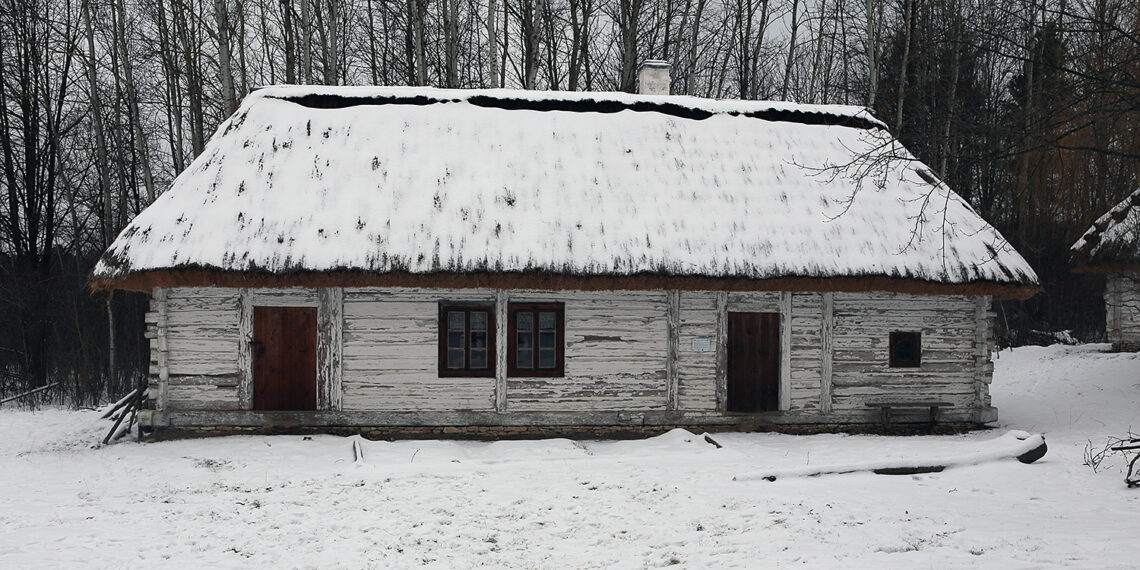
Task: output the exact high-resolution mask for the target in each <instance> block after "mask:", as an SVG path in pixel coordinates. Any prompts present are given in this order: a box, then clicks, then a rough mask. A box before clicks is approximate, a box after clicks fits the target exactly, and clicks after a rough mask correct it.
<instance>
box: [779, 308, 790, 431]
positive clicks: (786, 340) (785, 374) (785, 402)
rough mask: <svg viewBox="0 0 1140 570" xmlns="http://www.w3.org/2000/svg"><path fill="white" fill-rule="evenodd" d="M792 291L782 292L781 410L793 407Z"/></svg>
mask: <svg viewBox="0 0 1140 570" xmlns="http://www.w3.org/2000/svg"><path fill="white" fill-rule="evenodd" d="M791 372H792V293H791V292H789V291H782V292H780V395H779V400H780V403H779V405H780V410H788V409H789V408H791V407H792V383H791Z"/></svg>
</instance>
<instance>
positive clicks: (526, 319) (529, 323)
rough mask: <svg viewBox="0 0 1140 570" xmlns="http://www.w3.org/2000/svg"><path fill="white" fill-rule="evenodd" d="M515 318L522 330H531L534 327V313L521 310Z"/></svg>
mask: <svg viewBox="0 0 1140 570" xmlns="http://www.w3.org/2000/svg"><path fill="white" fill-rule="evenodd" d="M515 319H516V320H517V322H518V329H519V330H520V331H529V330H532V329H534V313H531V312H528V311H519V312H518V315H517V316H516V317H515Z"/></svg>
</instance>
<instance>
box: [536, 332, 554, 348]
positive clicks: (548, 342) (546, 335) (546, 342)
mask: <svg viewBox="0 0 1140 570" xmlns="http://www.w3.org/2000/svg"><path fill="white" fill-rule="evenodd" d="M538 347H539V348H554V333H552V332H543V333H538Z"/></svg>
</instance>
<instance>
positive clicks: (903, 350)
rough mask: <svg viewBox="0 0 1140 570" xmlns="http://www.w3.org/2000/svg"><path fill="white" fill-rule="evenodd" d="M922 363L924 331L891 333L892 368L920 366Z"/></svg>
mask: <svg viewBox="0 0 1140 570" xmlns="http://www.w3.org/2000/svg"><path fill="white" fill-rule="evenodd" d="M921 365H922V333H920V332H897V331H896V332H892V333H891V368H918V367H919V366H921Z"/></svg>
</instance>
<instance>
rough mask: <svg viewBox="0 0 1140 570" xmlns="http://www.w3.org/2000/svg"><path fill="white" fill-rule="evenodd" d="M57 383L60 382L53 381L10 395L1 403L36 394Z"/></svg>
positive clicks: (0, 402)
mask: <svg viewBox="0 0 1140 570" xmlns="http://www.w3.org/2000/svg"><path fill="white" fill-rule="evenodd" d="M56 384H59V382H52V383H51V384H48V385H47V386H40V387H39V388H36V389H34V390H28V391H27V392H24V393H22V394H16V395H15V396H8V397H7V398H4V399H3V400H0V404H4V403H6V402H11V401H12V400H18V399H20V398H23V397H25V396H31V395H32V394H35V393H37V392H43V391H44V390H47V389H48V388H51V387H53V386H55V385H56Z"/></svg>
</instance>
